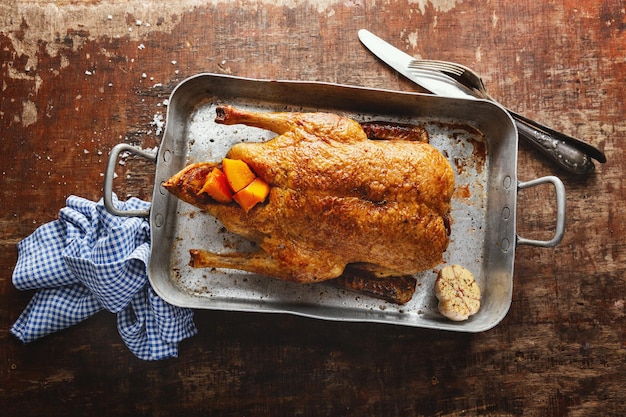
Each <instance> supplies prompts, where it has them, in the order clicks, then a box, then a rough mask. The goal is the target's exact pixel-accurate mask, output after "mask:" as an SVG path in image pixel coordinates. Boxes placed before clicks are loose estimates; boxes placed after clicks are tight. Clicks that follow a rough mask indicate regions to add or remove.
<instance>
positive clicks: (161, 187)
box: [159, 181, 167, 195]
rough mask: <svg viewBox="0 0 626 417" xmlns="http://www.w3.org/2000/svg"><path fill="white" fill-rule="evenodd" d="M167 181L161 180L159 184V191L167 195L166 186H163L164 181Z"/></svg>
mask: <svg viewBox="0 0 626 417" xmlns="http://www.w3.org/2000/svg"><path fill="white" fill-rule="evenodd" d="M164 182H165V181H161V184H159V192H160V193H161V195H166V194H167V191H165V187H163V183H164Z"/></svg>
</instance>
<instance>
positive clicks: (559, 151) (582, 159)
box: [358, 29, 606, 175]
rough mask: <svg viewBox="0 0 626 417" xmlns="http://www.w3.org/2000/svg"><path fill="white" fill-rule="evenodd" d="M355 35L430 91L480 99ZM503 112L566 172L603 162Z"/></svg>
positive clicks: (371, 38)
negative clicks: (411, 65)
mask: <svg viewBox="0 0 626 417" xmlns="http://www.w3.org/2000/svg"><path fill="white" fill-rule="evenodd" d="M358 36H359V40H360V41H361V42H362V43H363V45H365V47H367V49H369V50H370V51H371V52H372V53H373V54H374V55H376V56H377V57H378V58H379V59H381V60H382V61H383V62H385V63H386V64H387V65H389V66H390V67H391V68H393V69H394V70H396V71H397V72H399V73H400V74H402V75H404V76H405V77H406V78H408V79H409V80H411V81H413V82H414V83H416V84H417V85H419V86H420V87H422V88H424V89H426V90H427V91H429V92H430V93H433V94H436V95H440V96H445V97H451V98H463V99H478V98H481V97H477V96H475V95H474V93H473V91H472V90H471V89H469V88H467V87H465V86H464V85H463V84H461V83H459V82H458V81H456V80H455V79H454V78H452V77H449V76H448V75H446V74H443V73H441V72H438V71H434V70H433V71H431V70H416V69H414V68H409V63H411V61H413V60H414V58H413V57H412V56H411V55H409V54H407V53H405V52H403V51H401V50H399V49H398V48H396V47H394V46H393V45H391V44H389V43H387V42H385V41H384V40H382V39H380V38H379V37H378V36H376V35H374V34H373V33H371V32H369V31H368V30H365V29H361V30H359V32H358ZM507 111H508V112H509V114H510V115H511V116H512V117H513V120H514V121H515V125H516V127H517V130H518V133H519V136H520V137H522V138H523V139H526V140H528V141H529V142H530V143H531V144H532V145H533V146H534V147H535V148H537V149H538V150H540V151H541V152H542V153H544V154H545V155H546V156H547V157H549V158H550V159H551V160H552V162H554V163H555V164H556V165H558V166H559V167H561V168H563V169H565V170H566V171H568V172H570V173H574V174H579V175H584V174H591V173H592V172H593V171H594V170H595V165H594V164H593V160H592V158H593V157H595V158H596V159H598V160H599V161H600V162H605V161H606V157H605V156H604V154H603V153H602V152H601V151H599V150H597V149H595V148H593V147H592V146H591V145H589V144H586V143H584V142H581V141H579V140H578V139H574V138H569V137H568V136H565V135H563V134H562V133H560V132H556V131H554V130H551V129H549V128H546V127H544V126H543V125H540V124H538V123H537V122H534V121H532V120H530V119H527V118H525V117H523V116H520V115H518V114H517V113H515V112H512V111H511V110H508V109H507ZM577 145H578V146H577ZM583 145H584V146H583ZM589 148H591V150H589ZM585 150H587V152H585ZM591 151H593V152H591Z"/></svg>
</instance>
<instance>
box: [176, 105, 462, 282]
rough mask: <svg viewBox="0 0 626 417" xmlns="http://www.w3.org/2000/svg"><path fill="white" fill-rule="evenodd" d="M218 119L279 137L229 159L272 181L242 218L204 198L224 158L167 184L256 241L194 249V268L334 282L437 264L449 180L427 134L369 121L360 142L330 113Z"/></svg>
mask: <svg viewBox="0 0 626 417" xmlns="http://www.w3.org/2000/svg"><path fill="white" fill-rule="evenodd" d="M215 121H216V122H217V123H222V124H226V125H234V124H245V125H249V126H254V127H258V128H261V129H267V130H270V131H273V132H275V133H276V134H277V136H276V137H274V138H273V139H271V140H269V141H267V142H264V143H240V144H236V145H234V146H233V147H232V148H231V149H230V151H229V152H228V154H227V158H231V159H234V160H242V161H244V162H246V163H247V164H248V165H249V167H250V168H251V169H252V171H254V173H255V174H256V176H258V177H259V178H261V179H263V180H264V181H265V182H266V183H267V184H269V186H270V188H269V196H268V197H267V200H266V201H265V202H264V203H262V204H257V205H256V206H254V207H253V208H251V209H250V210H248V211H245V210H243V209H242V208H241V207H239V206H238V205H237V204H234V203H230V204H224V203H219V202H217V201H215V200H213V199H212V198H211V197H209V196H208V195H207V194H206V193H204V192H201V190H203V186H204V184H205V180H206V179H207V176H208V175H209V173H210V172H211V170H212V169H213V168H215V167H216V166H219V165H220V162H200V163H193V164H191V165H189V166H187V167H186V168H184V169H183V170H182V171H180V172H179V173H178V174H176V175H175V176H173V177H172V178H170V179H169V180H168V181H167V182H165V183H164V187H165V188H166V189H168V190H169V191H170V192H171V193H173V194H174V195H176V196H177V197H178V198H180V199H182V200H183V201H186V202H188V203H191V204H193V205H195V206H197V207H199V208H200V209H202V210H204V211H206V212H208V213H209V214H211V215H212V216H215V217H216V218H217V219H219V220H220V221H221V222H222V223H223V224H224V226H225V227H226V228H227V229H228V230H229V231H231V232H233V233H236V234H238V235H241V236H243V237H245V238H247V239H250V240H252V241H254V242H257V243H258V247H259V249H258V250H256V251H254V252H250V253H247V252H245V253H241V252H236V253H223V254H218V253H211V252H208V251H205V250H202V249H197V250H192V251H191V265H192V266H194V267H214V268H230V269H238V270H244V271H250V272H254V273H258V274H262V275H267V276H271V277H276V278H280V279H284V280H290V281H296V282H303V283H308V282H318V281H325V280H330V279H333V278H337V277H339V276H341V275H342V273H343V272H344V270H345V269H346V267H347V266H349V268H350V269H351V271H354V270H355V269H356V270H362V271H367V274H370V275H374V276H376V277H378V278H383V277H397V276H405V275H411V274H415V273H417V272H420V271H424V270H427V269H430V268H432V267H434V266H436V265H438V264H439V263H440V262H442V259H443V252H444V251H445V249H446V247H447V245H448V240H449V233H450V231H449V218H448V216H449V212H450V200H451V197H452V193H453V189H454V173H453V169H452V167H451V166H450V163H449V162H448V161H447V159H446V158H445V157H444V156H443V155H442V154H441V153H440V152H439V151H438V150H437V149H435V148H434V147H433V146H431V145H429V144H428V143H426V142H427V139H428V137H427V134H426V132H425V131H424V130H423V129H419V132H418V133H417V134H415V132H413V133H411V132H412V129H411V128H410V127H407V126H399V125H393V126H391V125H390V126H388V127H385V125H384V124H383V125H375V126H374V125H366V130H367V131H368V133H367V134H366V131H365V130H364V128H363V126H362V125H361V124H359V123H358V122H356V121H354V120H352V119H350V118H346V117H342V116H339V115H336V114H330V113H295V112H276V113H273V112H251V111H245V110H242V109H237V108H234V107H231V106H219V107H218V108H217V116H216V119H215ZM394 132H395V133H394ZM368 134H369V135H370V137H372V138H377V139H379V140H371V139H369V138H368Z"/></svg>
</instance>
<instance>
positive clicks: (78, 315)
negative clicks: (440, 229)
mask: <svg viewBox="0 0 626 417" xmlns="http://www.w3.org/2000/svg"><path fill="white" fill-rule="evenodd" d="M113 203H114V205H115V206H116V207H117V208H118V209H120V210H136V209H145V208H147V207H149V205H150V203H147V202H145V201H142V200H139V199H137V198H131V199H129V200H128V201H126V202H121V201H118V200H117V197H116V196H115V195H114V196H113ZM149 258H150V227H149V225H148V222H147V221H146V219H144V218H139V217H128V218H126V217H118V216H114V215H112V214H110V213H109V212H108V211H107V210H106V208H105V207H104V203H103V201H102V200H101V201H100V202H98V203H94V202H93V201H89V200H86V199H83V198H80V197H76V196H70V197H69V198H68V199H67V206H66V207H64V208H62V209H61V211H60V212H59V219H58V220H55V221H52V222H50V223H47V224H44V225H42V226H40V227H39V228H37V230H35V232H34V233H33V234H32V235H30V236H28V237H27V238H26V239H24V240H22V241H21V242H20V243H19V245H18V260H17V265H16V267H15V270H14V272H13V284H14V285H15V287H16V288H17V289H19V290H37V291H36V293H35V295H34V296H33V298H32V299H31V301H30V303H29V304H28V305H27V306H26V309H25V310H24V312H23V313H22V314H21V315H20V317H19V318H18V319H17V321H16V322H15V323H14V324H13V326H12V327H11V333H13V334H14V335H15V336H16V337H17V338H18V339H20V340H21V341H22V342H24V343H27V342H31V341H33V340H35V339H38V338H40V337H43V336H45V335H47V334H50V333H53V332H56V331H58V330H61V329H65V328H67V327H69V326H72V325H74V324H77V323H79V322H81V321H83V320H85V319H87V318H88V317H91V316H92V315H93V314H95V313H97V312H99V311H101V310H108V311H110V312H112V313H115V314H117V327H118V331H119V333H120V335H121V337H122V339H123V340H124V342H125V343H126V346H128V348H129V349H130V350H131V351H132V352H133V353H134V354H135V355H136V356H137V357H138V358H140V359H144V360H159V359H165V358H169V357H177V356H178V343H179V342H180V341H181V340H183V339H185V338H188V337H191V336H193V335H195V334H196V333H197V329H196V327H195V324H194V322H193V310H191V309H187V308H180V307H175V306H172V305H170V304H168V303H166V302H165V301H164V300H162V299H161V298H160V297H159V296H158V295H157V294H156V293H155V292H154V291H153V290H152V287H151V286H150V284H149V282H148V275H147V272H146V271H147V269H146V266H147V263H148V260H149Z"/></svg>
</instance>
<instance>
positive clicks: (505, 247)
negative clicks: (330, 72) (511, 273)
mask: <svg viewBox="0 0 626 417" xmlns="http://www.w3.org/2000/svg"><path fill="white" fill-rule="evenodd" d="M510 248H511V242H510V241H509V239H507V238H504V239H502V243H501V245H500V249H502V252H508V251H509V249H510Z"/></svg>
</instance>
